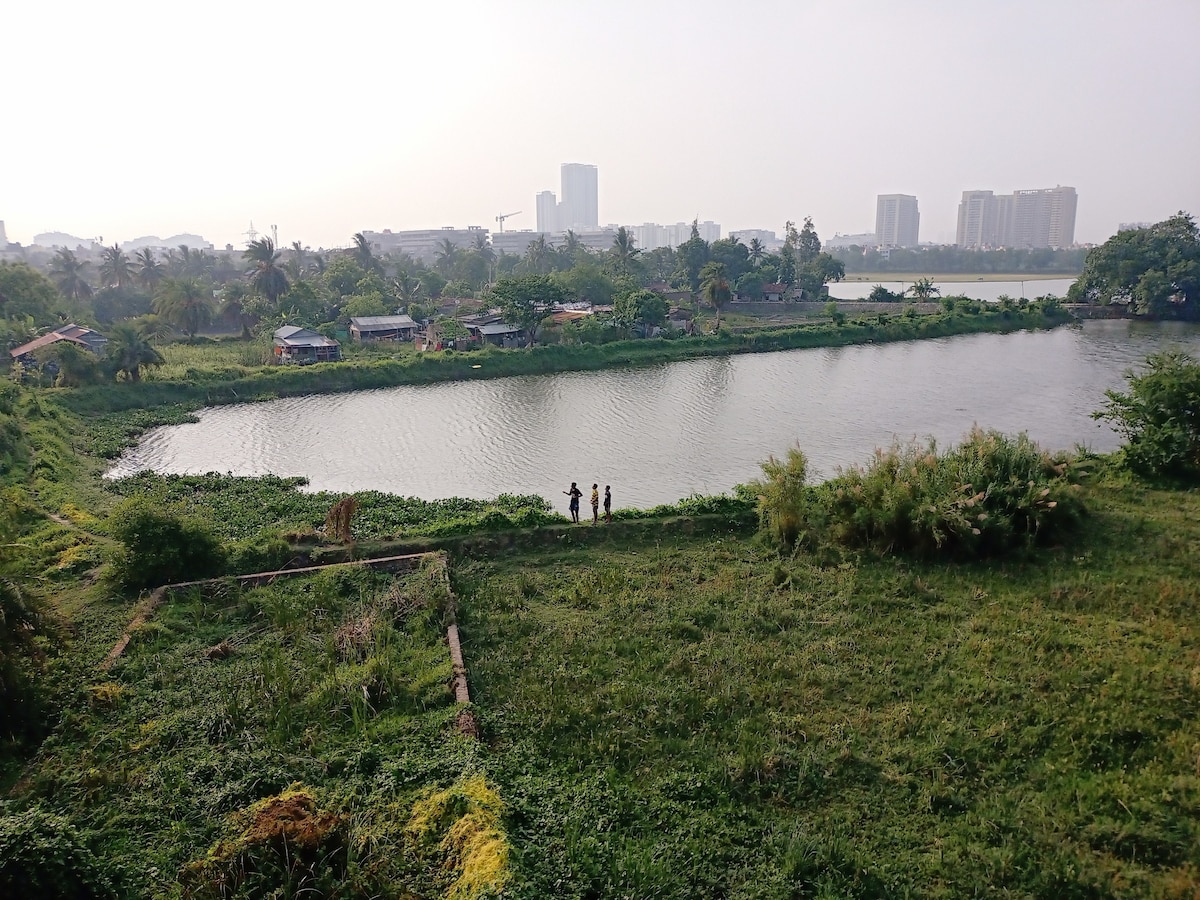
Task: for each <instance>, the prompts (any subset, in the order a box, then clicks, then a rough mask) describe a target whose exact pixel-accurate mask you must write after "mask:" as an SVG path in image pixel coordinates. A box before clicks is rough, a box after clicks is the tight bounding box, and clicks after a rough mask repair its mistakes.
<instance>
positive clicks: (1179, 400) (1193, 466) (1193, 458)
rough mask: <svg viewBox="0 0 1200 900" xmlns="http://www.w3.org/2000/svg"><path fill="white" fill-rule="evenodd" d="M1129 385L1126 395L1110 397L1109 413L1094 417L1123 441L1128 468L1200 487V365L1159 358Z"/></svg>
mask: <svg viewBox="0 0 1200 900" xmlns="http://www.w3.org/2000/svg"><path fill="white" fill-rule="evenodd" d="M1127 379H1128V381H1129V390H1128V392H1127V393H1123V392H1121V391H1107V392H1106V395H1107V397H1108V402H1107V404H1106V405H1105V408H1104V409H1102V410H1100V411H1099V412H1097V413H1095V414H1094V416H1095V418H1097V419H1104V420H1107V421H1109V422H1111V423H1112V424H1113V427H1114V428H1116V429H1117V431H1118V432H1119V433H1120V434H1121V435H1122V436H1123V437H1124V438H1125V446H1124V447H1123V448H1122V455H1123V457H1124V459H1125V461H1126V463H1127V464H1128V465H1129V467H1130V468H1131V469H1133V470H1134V471H1136V472H1139V473H1141V474H1143V475H1147V476H1151V477H1165V478H1177V479H1181V480H1184V481H1192V482H1195V481H1200V363H1197V362H1196V361H1195V360H1193V359H1192V358H1191V357H1190V356H1188V355H1187V354H1185V353H1170V352H1168V353H1159V354H1155V355H1153V356H1150V357H1148V358H1147V359H1146V370H1145V371H1144V372H1141V373H1134V372H1129V373H1128V375H1127Z"/></svg>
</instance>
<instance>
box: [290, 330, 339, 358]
mask: <svg viewBox="0 0 1200 900" xmlns="http://www.w3.org/2000/svg"><path fill="white" fill-rule="evenodd" d="M341 358H342V347H341V345H340V344H339V343H338V342H337V341H335V340H333V339H332V338H327V337H325V335H323V334H318V333H317V332H315V331H310V330H309V329H307V328H300V327H299V326H297V325H284V326H283V327H282V328H277V329H275V362H276V363H296V364H298V365H307V364H308V363H317V362H337V361H338V360H340V359H341Z"/></svg>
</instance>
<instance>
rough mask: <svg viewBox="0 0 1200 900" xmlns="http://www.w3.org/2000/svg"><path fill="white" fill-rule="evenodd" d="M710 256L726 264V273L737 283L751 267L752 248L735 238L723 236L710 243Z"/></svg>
mask: <svg viewBox="0 0 1200 900" xmlns="http://www.w3.org/2000/svg"><path fill="white" fill-rule="evenodd" d="M708 258H709V259H710V260H711V261H713V262H719V263H721V264H723V265H724V266H725V275H726V277H727V278H728V279H729V281H730V283H735V282H736V281H737V280H738V279H739V278H741V277H742V275H744V274H745V273H746V272H747V271H748V270H749V269H750V249H749V248H748V247H747V246H746V245H745V244H743V243H742V242H741V241H739V240H736V239H735V238H722V239H721V240H719V241H713V242H712V243H711V244H709V245H708Z"/></svg>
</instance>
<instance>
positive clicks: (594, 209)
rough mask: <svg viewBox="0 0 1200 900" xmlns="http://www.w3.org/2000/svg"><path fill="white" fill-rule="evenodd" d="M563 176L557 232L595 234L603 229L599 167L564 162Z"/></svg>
mask: <svg viewBox="0 0 1200 900" xmlns="http://www.w3.org/2000/svg"><path fill="white" fill-rule="evenodd" d="M561 177H562V204H561V205H560V206H559V209H558V229H557V230H559V231H566V230H567V229H571V230H573V231H587V230H591V231H595V230H596V229H597V228H599V227H600V206H599V192H598V185H597V181H598V177H597V170H596V167H595V166H589V165H584V164H583V163H563V164H562V172H561Z"/></svg>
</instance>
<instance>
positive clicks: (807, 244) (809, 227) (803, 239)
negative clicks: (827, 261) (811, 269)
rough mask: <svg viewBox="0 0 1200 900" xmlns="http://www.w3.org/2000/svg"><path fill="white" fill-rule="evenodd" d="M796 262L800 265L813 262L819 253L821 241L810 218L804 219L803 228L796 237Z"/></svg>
mask: <svg viewBox="0 0 1200 900" xmlns="http://www.w3.org/2000/svg"><path fill="white" fill-rule="evenodd" d="M795 246H796V261H797V262H798V263H799V264H800V265H801V266H804V265H807V264H808V263H811V262H813V261H814V260H815V259H816V258H817V256H818V255H820V253H821V239H820V238H819V237H817V229H816V228H815V227H813V221H812V216H805V217H804V226H803V227H802V228H801V229H800V233H799V234H798V235H797V236H796V241H795Z"/></svg>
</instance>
